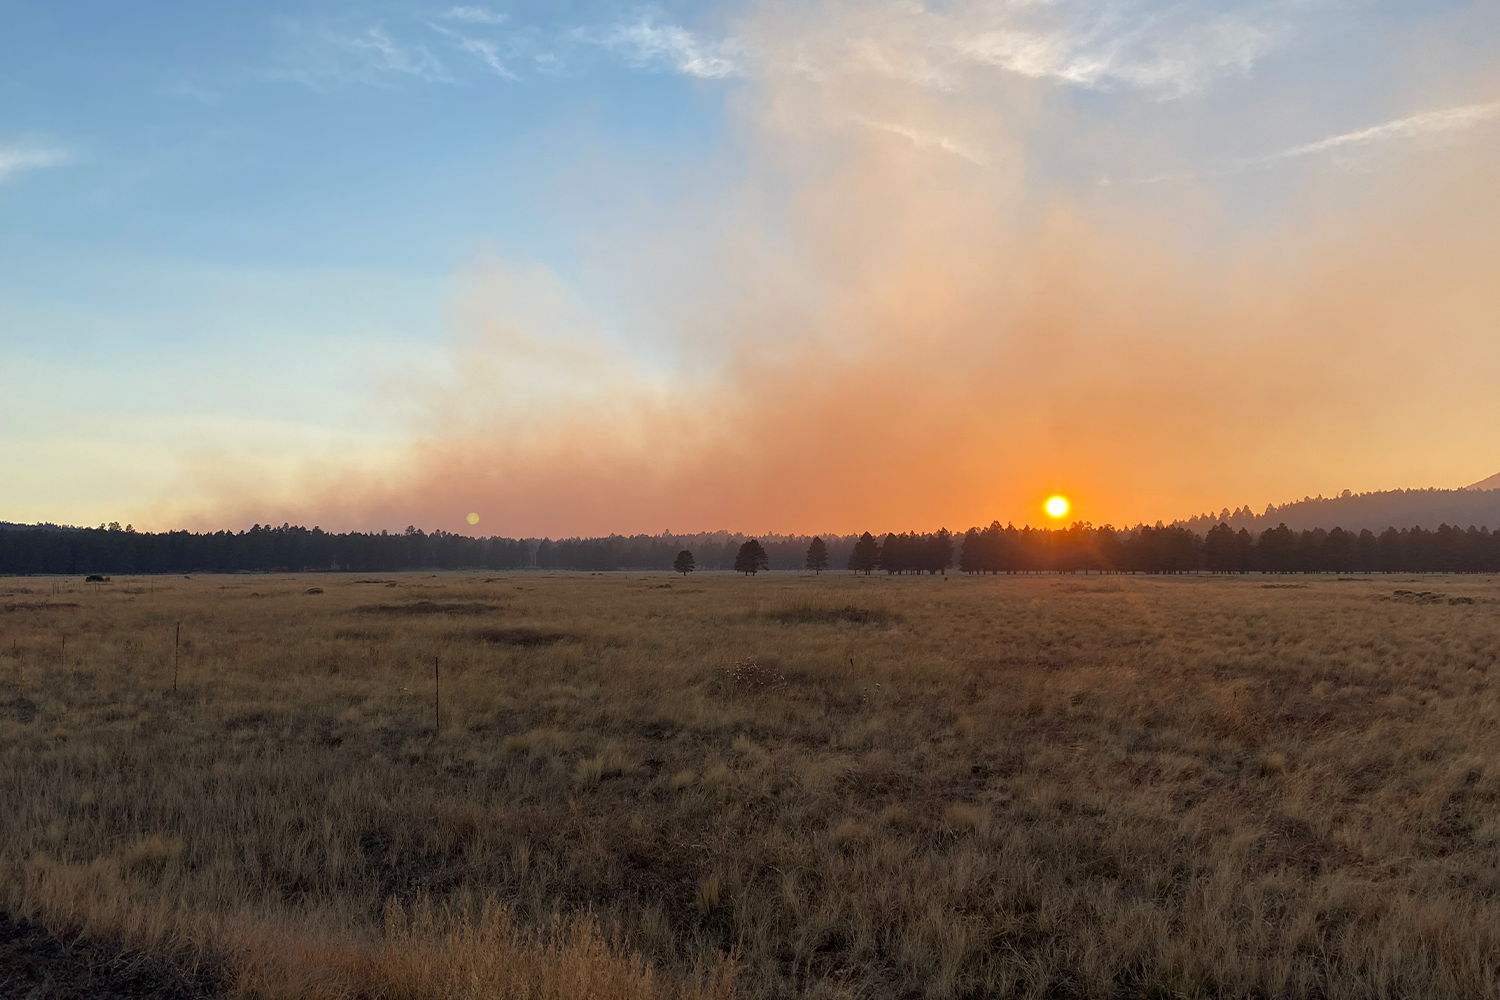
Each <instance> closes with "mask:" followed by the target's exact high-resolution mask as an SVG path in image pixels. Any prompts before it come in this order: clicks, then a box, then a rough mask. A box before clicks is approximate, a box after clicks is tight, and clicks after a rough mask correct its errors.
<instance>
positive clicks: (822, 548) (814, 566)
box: [807, 537, 828, 575]
mask: <svg viewBox="0 0 1500 1000" xmlns="http://www.w3.org/2000/svg"><path fill="white" fill-rule="evenodd" d="M807 568H808V569H810V570H812V571H813V573H814V574H817V575H821V574H822V572H823V571H824V570H825V569H827V568H828V546H827V545H826V544H825V543H824V541H823V539H822V538H818V537H814V538H813V540H812V544H811V545H809V546H808V547H807Z"/></svg>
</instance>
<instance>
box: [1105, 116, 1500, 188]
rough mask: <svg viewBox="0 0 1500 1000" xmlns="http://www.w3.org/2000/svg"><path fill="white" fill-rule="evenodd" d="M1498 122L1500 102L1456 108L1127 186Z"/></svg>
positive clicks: (1238, 170)
mask: <svg viewBox="0 0 1500 1000" xmlns="http://www.w3.org/2000/svg"><path fill="white" fill-rule="evenodd" d="M1496 118H1500V101H1493V102H1491V103H1489V104H1466V105H1463V106H1462V107H1457V108H1440V109H1438V110H1435V111H1423V112H1421V113H1419V114H1415V115H1408V116H1407V117H1405V118H1397V119H1394V120H1393V121H1388V122H1386V123H1385V124H1383V125H1372V126H1370V127H1369V128H1362V129H1356V130H1355V131H1353V132H1340V133H1338V134H1337V135H1330V136H1328V137H1326V138H1323V139H1319V140H1317V141H1316V142H1308V143H1303V144H1302V145H1299V146H1289V147H1287V148H1286V149H1282V150H1278V151H1277V152H1274V153H1267V154H1264V155H1262V156H1250V157H1242V158H1240V159H1237V160H1233V161H1231V162H1230V163H1228V164H1227V165H1224V166H1220V167H1217V168H1213V169H1208V170H1193V171H1184V172H1180V173H1170V174H1159V175H1156V176H1153V177H1142V178H1138V179H1135V180H1130V181H1126V182H1124V183H1128V184H1137V185H1139V184H1165V183H1169V182H1172V181H1188V180H1196V179H1198V178H1201V177H1233V176H1236V175H1238V174H1243V173H1246V172H1248V171H1252V170H1264V169H1268V168H1270V167H1275V166H1277V165H1279V164H1282V163H1287V162H1289V161H1292V160H1300V159H1303V158H1305V157H1309V156H1317V155H1318V154H1321V153H1333V152H1337V151H1340V150H1349V149H1362V148H1367V147H1371V146H1378V145H1380V144H1383V143H1392V142H1400V141H1402V140H1410V139H1420V138H1423V137H1424V136H1431V135H1440V134H1443V133H1447V132H1462V131H1465V130H1467V129H1471V128H1473V127H1475V126H1476V125H1481V124H1483V123H1484V122H1487V121H1490V120H1492V119H1496ZM1101 183H1102V184H1104V185H1109V184H1113V183H1119V182H1116V181H1113V180H1111V179H1108V178H1106V179H1105V180H1103V181H1101Z"/></svg>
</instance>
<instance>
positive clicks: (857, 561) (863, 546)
mask: <svg viewBox="0 0 1500 1000" xmlns="http://www.w3.org/2000/svg"><path fill="white" fill-rule="evenodd" d="M879 565H880V543H879V542H877V541H875V538H874V536H873V535H871V534H870V533H869V532H868V531H867V532H865V533H864V534H863V535H860V536H859V541H857V542H855V543H854V551H853V552H851V553H849V568H850V569H852V570H854V572H856V573H864V575H865V576H869V575H870V573H871V572H872V571H873V570H874V569H875V567H877V566H879Z"/></svg>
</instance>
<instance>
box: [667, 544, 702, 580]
mask: <svg viewBox="0 0 1500 1000" xmlns="http://www.w3.org/2000/svg"><path fill="white" fill-rule="evenodd" d="M672 568H673V569H675V570H676V571H677V572H679V573H681V574H682V575H683V577H684V578H685V577H686V576H687V575H688V574H689V573H691V572H692V571H693V570H695V569H697V568H698V567H697V566H696V565H694V563H693V554H692V553H691V552H689V551H688V550H687V549H683V550H682V551H681V552H679V553H677V558H676V559H673V560H672Z"/></svg>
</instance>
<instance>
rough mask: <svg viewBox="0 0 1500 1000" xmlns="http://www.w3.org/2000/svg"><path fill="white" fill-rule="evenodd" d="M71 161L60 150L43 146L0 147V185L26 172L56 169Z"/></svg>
mask: <svg viewBox="0 0 1500 1000" xmlns="http://www.w3.org/2000/svg"><path fill="white" fill-rule="evenodd" d="M71 159H72V157H71V156H69V155H68V154H67V153H66V152H64V151H63V150H61V149H53V148H48V147H44V146H0V183H4V182H5V181H6V180H8V179H10V178H11V177H13V176H15V175H16V174H19V173H22V172H23V171H26V170H37V169H40V168H42V167H56V166H61V165H62V164H64V163H68V162H69V161H70V160H71Z"/></svg>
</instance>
